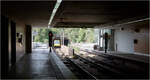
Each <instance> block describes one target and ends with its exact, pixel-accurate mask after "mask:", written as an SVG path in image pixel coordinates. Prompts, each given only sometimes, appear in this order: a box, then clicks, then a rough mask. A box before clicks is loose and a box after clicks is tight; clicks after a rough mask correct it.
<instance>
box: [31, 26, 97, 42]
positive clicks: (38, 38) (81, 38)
mask: <svg viewBox="0 0 150 80" xmlns="http://www.w3.org/2000/svg"><path fill="white" fill-rule="evenodd" d="M49 31H52V32H53V34H54V36H55V37H56V36H57V37H60V36H62V35H63V33H64V36H65V37H67V38H68V39H69V40H70V41H71V42H73V43H82V42H88V43H93V42H95V37H94V29H93V28H86V29H85V28H50V29H48V28H33V32H37V33H38V34H37V35H35V38H34V41H35V42H48V33H49Z"/></svg>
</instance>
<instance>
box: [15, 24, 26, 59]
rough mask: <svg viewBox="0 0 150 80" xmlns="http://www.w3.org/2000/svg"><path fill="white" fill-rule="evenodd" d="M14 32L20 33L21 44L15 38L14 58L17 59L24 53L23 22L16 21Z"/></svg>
mask: <svg viewBox="0 0 150 80" xmlns="http://www.w3.org/2000/svg"><path fill="white" fill-rule="evenodd" d="M16 33H20V34H22V37H23V39H22V44H20V43H19V42H18V39H17V38H16V56H17V57H16V60H17V61H18V60H19V59H20V58H21V57H22V56H23V55H24V54H25V40H26V38H25V24H24V23H21V22H19V21H16Z"/></svg>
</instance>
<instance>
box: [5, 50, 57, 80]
mask: <svg viewBox="0 0 150 80" xmlns="http://www.w3.org/2000/svg"><path fill="white" fill-rule="evenodd" d="M8 78H10V79H12V78H14V79H56V74H55V72H54V68H53V66H52V63H51V61H50V59H49V52H48V49H35V50H33V52H32V53H31V54H25V55H24V56H23V57H22V58H21V60H20V61H18V62H17V64H16V65H15V66H13V67H12V69H11V71H10V73H9V77H8Z"/></svg>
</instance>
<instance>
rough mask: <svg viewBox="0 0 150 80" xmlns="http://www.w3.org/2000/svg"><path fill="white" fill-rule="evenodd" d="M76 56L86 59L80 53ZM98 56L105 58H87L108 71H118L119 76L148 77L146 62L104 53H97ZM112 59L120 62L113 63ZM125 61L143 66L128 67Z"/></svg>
mask: <svg viewBox="0 0 150 80" xmlns="http://www.w3.org/2000/svg"><path fill="white" fill-rule="evenodd" d="M75 55H76V54H75ZM97 55H98V54H97ZM76 56H78V57H80V58H82V59H84V60H87V59H85V58H83V57H82V56H80V55H76ZM98 56H100V57H102V58H105V60H97V59H94V58H91V57H88V60H89V59H90V61H92V62H93V63H96V64H95V65H102V66H100V67H101V68H102V67H103V68H105V69H106V70H107V69H108V70H110V72H115V73H119V77H122V78H140V79H143V78H149V71H148V70H149V64H147V63H142V62H137V61H133V60H131V61H130V60H126V59H122V58H118V57H117V58H116V57H112V56H109V55H106V54H105V55H104V54H103V55H101V54H99V55H98ZM106 60H107V61H106ZM113 60H118V61H121V62H122V63H121V64H120V63H119V64H118V63H115V62H114V61H113ZM122 60H123V61H122ZM125 61H126V62H125ZM127 63H130V64H132V63H133V64H134V66H136V67H137V66H139V67H141V66H143V67H141V68H139V69H134V67H132V68H130V67H129V66H126V64H127ZM135 64H136V65H135ZM127 65H128V64H127ZM131 66H133V65H131ZM113 69H114V70H113Z"/></svg>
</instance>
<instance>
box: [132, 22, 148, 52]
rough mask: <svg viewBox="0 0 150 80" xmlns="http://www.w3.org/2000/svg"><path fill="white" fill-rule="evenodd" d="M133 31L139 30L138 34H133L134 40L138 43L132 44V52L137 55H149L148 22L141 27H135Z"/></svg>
mask: <svg viewBox="0 0 150 80" xmlns="http://www.w3.org/2000/svg"><path fill="white" fill-rule="evenodd" d="M135 29H139V32H135V33H134V39H136V40H137V41H138V42H137V44H134V51H135V52H137V53H146V54H149V25H148V22H145V23H143V24H142V25H139V26H135Z"/></svg>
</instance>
